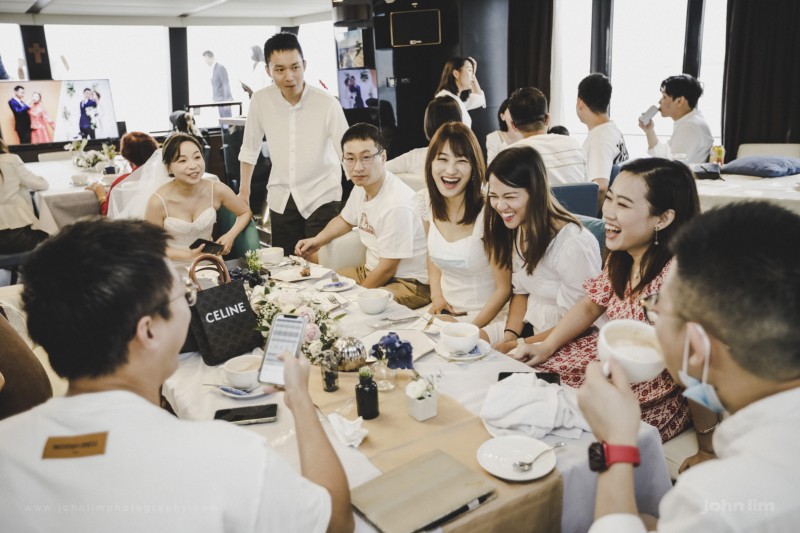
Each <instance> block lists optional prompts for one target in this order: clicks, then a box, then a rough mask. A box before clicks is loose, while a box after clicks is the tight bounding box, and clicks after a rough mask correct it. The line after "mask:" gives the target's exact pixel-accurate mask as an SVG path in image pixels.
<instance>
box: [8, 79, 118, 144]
mask: <svg viewBox="0 0 800 533" xmlns="http://www.w3.org/2000/svg"><path fill="white" fill-rule="evenodd" d="M0 99H2V102H3V103H2V104H0V135H1V136H2V137H3V140H4V141H5V142H6V144H8V145H17V144H46V143H53V142H69V141H72V140H75V139H81V138H83V139H116V138H117V137H118V136H119V135H118V130H117V119H116V116H115V115H114V102H113V100H112V98H111V85H110V84H109V82H108V80H61V81H51V80H37V81H0Z"/></svg>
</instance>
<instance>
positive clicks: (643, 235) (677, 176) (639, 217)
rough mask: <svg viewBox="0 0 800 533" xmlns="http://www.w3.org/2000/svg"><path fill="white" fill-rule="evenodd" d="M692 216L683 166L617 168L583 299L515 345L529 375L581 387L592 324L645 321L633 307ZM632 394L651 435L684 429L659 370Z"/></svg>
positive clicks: (593, 346)
mask: <svg viewBox="0 0 800 533" xmlns="http://www.w3.org/2000/svg"><path fill="white" fill-rule="evenodd" d="M699 212H700V201H699V199H698V197H697V188H696V186H695V181H694V177H693V176H692V173H691V171H690V170H689V168H688V167H687V166H686V165H684V164H683V163H680V162H678V161H670V160H667V159H659V158H646V159H637V160H635V161H631V162H629V163H628V164H626V165H625V166H623V167H622V171H621V172H620V174H619V176H617V179H616V180H614V185H613V186H612V187H611V189H610V190H609V191H608V194H607V195H606V198H605V201H604V202H603V220H604V221H605V223H606V249H607V255H606V260H605V267H604V269H603V272H602V273H601V274H600V275H599V276H597V277H595V278H594V279H590V280H588V281H587V282H586V284H585V285H584V288H585V290H586V293H585V296H584V297H583V298H582V299H581V300H580V301H579V302H577V303H576V305H574V307H572V309H570V310H569V312H568V313H567V314H566V315H564V318H563V319H562V320H561V321H560V322H559V323H558V326H556V327H555V329H553V331H552V332H551V333H550V334H549V335H548V336H547V337H546V338H545V339H542V338H537V339H532V341H542V342H540V343H537V344H524V345H522V346H521V347H520V348H519V349H517V352H516V354H515V357H516V358H517V359H520V360H522V361H525V362H526V363H527V364H528V365H530V366H535V367H536V370H540V371H545V372H548V371H549V372H557V373H558V374H559V375H560V376H561V380H562V382H563V383H566V384H567V385H570V386H572V387H576V388H577V387H580V386H581V385H583V380H584V377H585V376H584V370H585V368H586V365H588V364H589V362H590V361H594V360H596V359H597V331H596V330H593V329H592V330H590V328H591V326H592V324H594V323H595V321H596V320H597V319H599V318H600V317H602V316H604V315H605V317H606V318H607V319H608V320H618V319H631V320H639V321H642V322H645V321H646V317H645V313H644V309H643V307H642V304H641V301H642V300H643V299H645V298H647V297H648V296H650V295H652V294H655V293H657V292H658V291H659V290H660V288H661V285H662V283H663V282H664V278H665V277H666V275H667V272H668V271H669V268H670V266H671V264H672V263H671V261H672V252H670V250H669V243H670V240H671V239H672V236H673V235H675V233H676V232H677V231H678V229H680V227H681V226H683V225H684V224H685V223H686V222H688V221H689V220H690V219H691V218H692V217H694V216H695V215H697V214H698V213H699ZM587 331H588V332H589V334H586V332H587ZM633 391H634V392H635V393H636V395H637V397H638V399H639V404H640V405H641V407H642V420H644V421H645V422H647V423H648V424H650V425H652V426H655V427H656V428H658V430H659V432H660V433H661V439H662V440H663V441H667V440H669V439H671V438H672V437H674V436H675V435H677V434H678V433H680V432H681V431H683V429H685V427H686V426H687V425H688V423H689V410H688V406H687V403H686V400H685V399H684V398H683V397H682V396H681V389H680V388H679V387H678V385H676V384H675V382H674V381H673V380H672V379H671V378H670V376H669V373H668V372H667V371H666V370H665V371H664V372H662V373H661V374H660V375H659V376H657V377H656V378H654V379H652V380H650V381H646V382H644V383H636V384H634V385H633ZM698 409H700V411H699V412H698V413H694V412H693V413H692V415H693V418H695V423H696V424H698V423H699V424H702V425H700V427H701V428H703V429H704V428H707V427H709V426H713V425H714V421H713V415H712V420H711V422H710V423H708V424H706V423H705V422H699V420H698V417H703V416H705V417H707V416H708V413H702V409H701V408H699V407H698ZM704 420H705V419H704ZM708 436H709V437H710V435H708ZM709 445H710V443H709ZM701 448H702V446H701Z"/></svg>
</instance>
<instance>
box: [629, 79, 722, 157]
mask: <svg viewBox="0 0 800 533" xmlns="http://www.w3.org/2000/svg"><path fill="white" fill-rule="evenodd" d="M702 95H703V86H702V85H700V82H699V81H697V80H696V79H695V78H694V77H692V76H690V75H689V74H681V75H680V76H670V77H669V78H667V79H665V80H664V81H662V82H661V99H660V100H659V101H658V105H659V108H660V111H661V116H662V117H669V118H671V119H672V120H674V121H675V124H673V125H672V137H670V139H669V142H668V143H667V144H664V143H662V142H660V141H659V140H658V136H656V132H655V129H654V125H653V121H652V120H651V121H650V122H648V123H647V124H642V121H641V120H639V127H640V128H642V130H644V133H645V135H647V153H648V154H650V155H651V156H653V157H663V158H665V159H680V160H681V161H683V162H684V163H687V164H691V163H705V162H706V161H708V155H709V151H710V150H711V147H712V146H713V145H714V137H712V136H711V129H710V128H709V127H708V123H707V122H706V119H705V118H703V115H702V113H700V111H699V110H698V109H697V101H698V100H699V99H700V96H702Z"/></svg>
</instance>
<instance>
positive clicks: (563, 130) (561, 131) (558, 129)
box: [547, 124, 569, 137]
mask: <svg viewBox="0 0 800 533" xmlns="http://www.w3.org/2000/svg"><path fill="white" fill-rule="evenodd" d="M547 133H554V134H556V135H565V136H567V137H569V130H568V129H567V127H566V126H562V125H560V124H558V125H556V126H553V127H552V128H550V129H549V130H547Z"/></svg>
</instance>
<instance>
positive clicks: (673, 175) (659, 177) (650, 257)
mask: <svg viewBox="0 0 800 533" xmlns="http://www.w3.org/2000/svg"><path fill="white" fill-rule="evenodd" d="M622 172H623V173H627V174H633V175H635V176H636V177H638V178H641V179H643V180H644V184H645V187H646V188H647V192H646V193H645V198H646V199H647V203H648V204H650V214H651V215H652V216H660V215H661V214H663V213H664V212H665V211H667V210H669V209H672V210H673V211H674V212H675V218H674V219H673V220H672V223H671V224H669V225H668V226H666V227H665V228H662V229H660V230H659V231H658V245H656V244H655V237H656V234H655V231H653V238H652V240H651V242H650V246H649V247H648V249H647V251H646V252H645V253H644V255H643V256H642V261H641V264H640V265H639V268H640V269H641V276H640V281H639V283H638V284H637V285H636V286H635V287H632V290H631V296H633V295H636V294H639V293H641V291H642V290H643V289H644V288H645V287H646V286H647V285H648V284H649V283H650V282H651V281H653V280H654V279H655V278H656V276H658V275H659V274H660V273H661V271H662V270H663V269H664V266H666V264H667V263H668V262H669V260H670V259H672V252H670V249H669V243H670V241H671V240H672V237H673V236H674V235H675V232H676V231H678V230H679V229H680V228H681V226H683V225H684V224H686V223H687V222H688V221H689V220H691V219H692V218H694V216H695V215H697V214H699V213H700V199H699V198H698V196H697V186H696V185H695V181H694V176H693V175H692V171H691V170H689V167H687V166H686V165H684V164H683V163H681V162H680V161H671V160H669V159H661V158H658V157H646V158H642V159H636V160H633V161H630V162H629V163H627V164H626V165H625V166H623V167H622ZM617 179H619V178H617ZM606 201H608V200H606ZM606 266H607V267H608V276H609V279H610V280H611V287H612V288H613V289H614V294H616V295H617V297H618V298H620V299H621V298H623V297H624V295H625V288H626V287H627V286H628V281H629V279H630V276H631V268H632V267H633V257H631V255H630V254H629V253H628V252H626V251H622V250H618V251H609V252H607V254H606Z"/></svg>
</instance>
